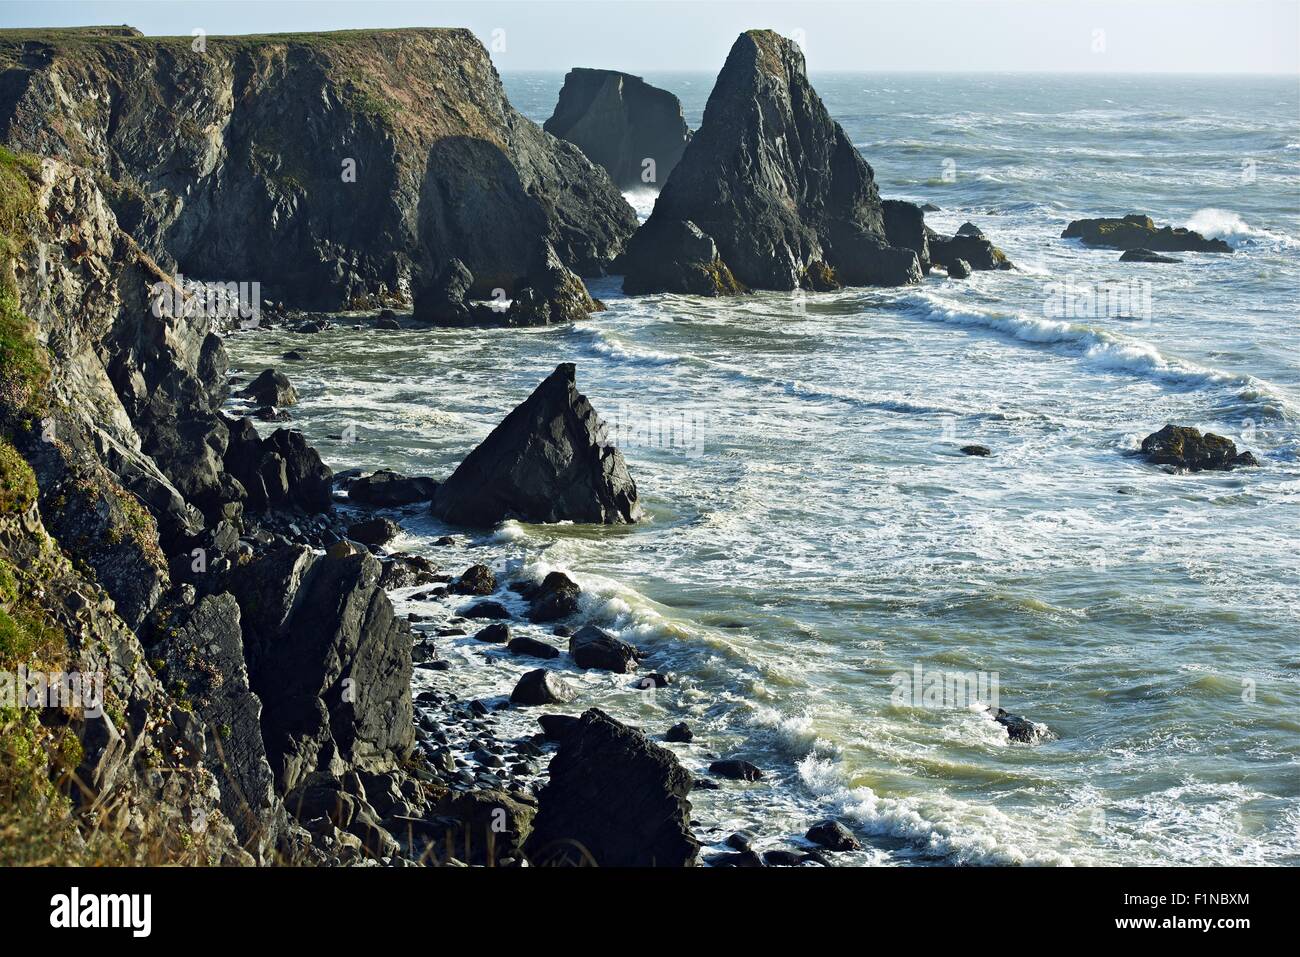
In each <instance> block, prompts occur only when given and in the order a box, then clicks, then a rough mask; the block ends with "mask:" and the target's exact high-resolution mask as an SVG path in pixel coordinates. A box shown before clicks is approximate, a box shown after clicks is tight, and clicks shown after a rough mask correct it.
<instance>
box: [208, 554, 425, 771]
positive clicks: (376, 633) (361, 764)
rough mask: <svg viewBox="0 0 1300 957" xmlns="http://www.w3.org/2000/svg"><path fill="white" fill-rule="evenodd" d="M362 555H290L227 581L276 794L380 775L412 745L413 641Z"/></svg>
mask: <svg viewBox="0 0 1300 957" xmlns="http://www.w3.org/2000/svg"><path fill="white" fill-rule="evenodd" d="M379 575H380V565H379V562H378V561H377V560H376V559H375V558H374V557H372V556H371V555H369V554H365V553H362V554H358V555H350V556H347V557H343V558H334V557H331V556H329V555H326V556H324V557H319V558H316V557H313V556H312V555H311V553H310V551H309V550H307V549H305V548H301V547H297V546H293V547H289V548H285V549H281V550H279V551H277V552H272V553H271V554H269V555H268V556H266V557H265V558H263V559H261V560H259V561H256V562H253V563H251V564H249V565H246V566H243V567H242V568H239V569H237V570H236V572H234V573H232V576H231V582H230V584H231V591H232V592H233V593H234V594H235V597H236V598H237V599H238V600H239V606H240V609H241V611H242V613H243V614H242V621H243V630H244V646H245V656H246V658H247V659H248V669H249V681H250V684H251V686H252V689H253V691H254V692H255V693H256V694H257V695H258V696H259V697H260V698H261V699H262V703H263V713H262V732H263V739H264V741H265V743H266V751H267V758H268V761H269V763H270V765H271V769H272V771H273V772H274V774H275V776H276V781H277V783H278V785H279V788H280V790H282V791H289V790H292V789H293V788H295V787H297V786H298V785H299V784H300V783H302V782H304V781H306V780H307V779H308V778H309V777H310V776H311V775H313V774H317V773H325V774H328V775H330V776H333V777H337V776H338V775H340V774H341V773H342V772H343V771H344V770H346V769H348V768H357V769H364V770H367V771H374V772H380V771H388V770H392V769H393V768H394V767H396V766H398V765H399V764H400V762H401V761H403V760H404V759H405V757H406V755H408V754H409V753H410V751H411V748H412V746H413V743H414V731H413V728H412V706H411V639H410V633H409V631H408V629H407V628H406V626H405V625H403V624H402V623H401V622H399V621H398V620H397V619H396V618H395V617H394V615H393V607H392V605H391V604H390V603H389V601H388V597H387V596H386V595H385V594H384V591H383V589H382V588H380V587H379Z"/></svg>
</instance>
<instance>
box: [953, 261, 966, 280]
mask: <svg viewBox="0 0 1300 957" xmlns="http://www.w3.org/2000/svg"><path fill="white" fill-rule="evenodd" d="M948 278H949V279H969V278H970V263H968V262H967V261H966V260H964V259H954V260H952V261H951V262H950V263H949V264H948Z"/></svg>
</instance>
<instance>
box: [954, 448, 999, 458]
mask: <svg viewBox="0 0 1300 957" xmlns="http://www.w3.org/2000/svg"><path fill="white" fill-rule="evenodd" d="M961 454H962V455H974V456H979V457H981V458H982V457H984V456H988V455H992V454H993V453H992V452H991V451H989V447H988V446H987V445H963V446H962V447H961Z"/></svg>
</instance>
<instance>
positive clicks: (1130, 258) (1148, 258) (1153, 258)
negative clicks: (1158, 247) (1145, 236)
mask: <svg viewBox="0 0 1300 957" xmlns="http://www.w3.org/2000/svg"><path fill="white" fill-rule="evenodd" d="M1119 261H1120V262H1122V263H1180V262H1182V260H1181V259H1175V258H1174V257H1173V256H1162V255H1160V254H1159V253H1156V252H1152V251H1151V250H1149V249H1130V250H1127V251H1126V252H1124V253H1121V254H1120V257H1119Z"/></svg>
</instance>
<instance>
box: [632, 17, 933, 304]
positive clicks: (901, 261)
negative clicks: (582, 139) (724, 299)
mask: <svg viewBox="0 0 1300 957" xmlns="http://www.w3.org/2000/svg"><path fill="white" fill-rule="evenodd" d="M672 221H680V222H687V223H693V224H694V225H695V226H696V227H698V229H699V230H700V231H702V232H703V233H704V234H705V235H706V236H707V237H710V238H711V239H712V240H713V241H714V242H715V243H716V244H717V251H718V253H719V255H720V257H721V265H724V266H725V267H726V268H727V269H729V271H730V273H731V274H732V275H734V278H735V279H736V280H739V282H740V283H741V284H743V285H744V286H749V287H751V288H758V289H795V288H798V287H800V286H803V287H805V288H814V289H818V288H827V287H831V286H834V285H836V284H846V285H875V284H879V285H901V284H905V283H910V282H917V281H919V280H920V278H921V273H920V266H919V263H918V262H917V259H916V256H915V254H914V252H913V251H912V250H910V249H901V248H898V247H895V246H891V245H890V244H889V242H888V239H887V237H886V233H885V223H884V217H883V212H882V207H881V201H880V195H879V193H878V191H877V189H876V184H875V176H874V173H873V172H872V170H871V167H870V166H869V165H868V164H867V163H866V161H865V160H863V159H862V157H861V155H860V154H859V153H858V151H857V149H855V148H854V146H853V144H852V143H851V142H850V141H849V138H848V136H846V135H845V133H844V131H843V129H841V128H840V126H839V124H838V123H836V122H835V121H834V120H832V119H831V117H830V115H829V114H828V113H827V111H826V107H825V106H824V105H823V104H822V102H821V99H820V98H819V97H818V96H817V93H816V91H815V90H813V88H812V85H811V84H810V83H809V82H808V77H807V74H806V71H805V67H804V58H803V54H802V53H801V52H800V51H799V48H798V47H797V46H796V45H795V44H794V43H793V42H791V41H790V40H787V39H785V38H784V37H781V36H778V35H777V34H775V33H773V32H772V31H770V30H751V31H749V32H747V33H743V34H741V36H740V37H739V39H737V40H736V42H735V44H734V45H733V46H732V48H731V52H730V54H729V55H728V56H727V62H726V64H725V65H724V66H723V68H722V72H721V73H719V74H718V79H717V82H716V84H715V85H714V88H713V92H712V93H711V94H710V95H709V102H708V105H707V106H706V108H705V111H704V122H703V124H702V125H701V126H700V128H699V130H697V131H696V133H695V135H694V137H693V138H692V139H691V142H690V145H689V146H688V147H687V148H686V151H685V153H684V154H683V156H682V159H681V162H680V163H679V164H678V165H677V168H676V169H675V170H674V171H673V175H672V176H671V177H670V178H669V180H668V182H667V184H666V185H665V186H664V189H663V191H662V192H661V193H660V194H659V199H658V201H657V202H656V204H655V209H654V213H653V214H652V215H651V217H650V220H649V221H648V222H647V223H646V225H645V226H644V227H643V230H644V231H645V234H646V236H645V237H641V236H638V241H634V242H633V243H632V244H631V246H630V247H629V250H628V255H627V262H626V264H625V266H626V278H627V281H628V287H629V291H633V290H635V291H637V292H647V291H660V290H661V291H669V292H685V291H692V290H690V289H689V288H688V287H689V285H690V284H689V283H686V282H685V281H683V283H675V282H673V281H672V278H671V276H664V274H663V273H664V270H663V263H664V262H666V261H667V262H683V257H684V256H686V254H685V253H684V252H683V248H684V244H683V242H681V241H680V237H682V236H685V235H687V234H688V233H689V230H687V231H683V230H682V229H676V230H672V229H668V228H666V227H665V225H664V224H665V223H668V222H672ZM658 237H667V238H668V239H671V240H672V241H673V242H672V245H671V247H670V248H667V249H664V248H661V243H660V241H659V240H658ZM696 245H699V244H696ZM683 265H685V263H683ZM690 265H692V266H693V267H694V268H693V269H691V270H682V272H683V273H684V276H685V278H688V279H692V280H698V276H699V275H701V274H709V275H715V276H716V275H723V273H722V271H721V270H720V268H719V264H718V263H708V262H702V261H701V262H692V263H690ZM727 285H728V283H726V282H721V283H719V284H718V287H719V288H718V291H719V292H723V291H727V288H726V287H727Z"/></svg>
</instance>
